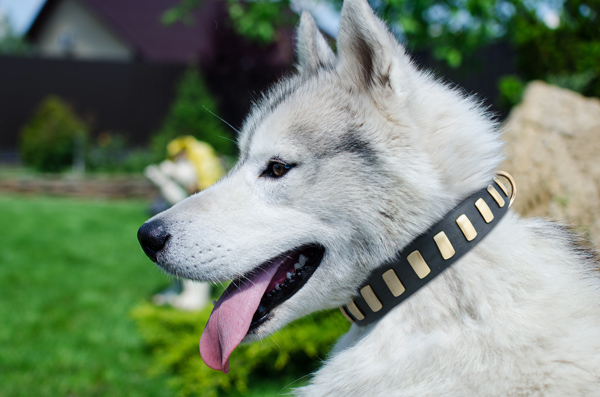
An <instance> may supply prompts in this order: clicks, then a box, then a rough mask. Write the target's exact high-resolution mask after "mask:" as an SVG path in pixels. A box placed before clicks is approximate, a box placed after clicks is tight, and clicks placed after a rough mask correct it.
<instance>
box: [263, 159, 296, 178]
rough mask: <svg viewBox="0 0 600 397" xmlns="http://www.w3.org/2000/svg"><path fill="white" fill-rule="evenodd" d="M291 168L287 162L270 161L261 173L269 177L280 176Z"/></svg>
mask: <svg viewBox="0 0 600 397" xmlns="http://www.w3.org/2000/svg"><path fill="white" fill-rule="evenodd" d="M291 168H292V166H291V165H289V164H285V163H282V162H280V161H271V162H270V163H269V165H267V169H266V170H265V171H264V172H263V175H265V176H270V177H271V178H280V177H282V176H284V175H285V174H286V172H288V171H289V170H290V169H291Z"/></svg>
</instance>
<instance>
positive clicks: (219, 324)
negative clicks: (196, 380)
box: [200, 266, 277, 373]
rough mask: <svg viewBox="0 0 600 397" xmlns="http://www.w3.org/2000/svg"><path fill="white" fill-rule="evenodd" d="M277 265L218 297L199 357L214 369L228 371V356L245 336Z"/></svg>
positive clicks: (202, 339)
mask: <svg viewBox="0 0 600 397" xmlns="http://www.w3.org/2000/svg"><path fill="white" fill-rule="evenodd" d="M276 271H277V266H269V268H267V269H264V270H262V271H261V272H259V274H257V275H255V276H253V277H252V278H250V279H247V280H245V281H244V282H243V284H242V285H241V286H239V287H238V288H232V287H233V286H230V287H229V288H228V289H227V290H226V291H225V292H224V293H223V295H221V298H219V301H218V302H217V303H216V304H215V307H214V309H213V311H212V313H211V314H210V318H209V319H208V323H207V324H206V327H205V328H204V332H203V333H202V336H201V337H200V356H201V357H202V360H204V362H205V363H206V365H208V366H209V367H210V368H212V369H216V370H217V371H223V372H224V373H227V372H229V356H231V353H232V352H233V350H234V349H235V348H236V347H237V345H239V344H240V342H241V341H242V339H244V337H245V336H246V333H247V332H248V329H249V328H250V323H251V322H252V316H253V315H254V312H256V309H257V308H258V305H259V304H260V300H261V298H262V296H263V295H264V293H265V291H266V290H267V287H268V286H269V282H270V281H271V279H272V278H273V275H274V274H275V272H276Z"/></svg>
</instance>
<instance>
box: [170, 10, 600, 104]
mask: <svg viewBox="0 0 600 397" xmlns="http://www.w3.org/2000/svg"><path fill="white" fill-rule="evenodd" d="M203 1H204V0H181V1H180V3H179V4H178V5H177V6H175V7H174V8H172V9H171V10H169V11H168V12H167V13H166V14H165V15H164V22H166V23H173V22H175V21H177V20H187V21H188V22H189V21H190V15H191V11H192V10H193V9H194V8H197V7H199V5H201V4H202V3H203ZM322 1H324V2H328V3H330V4H332V5H333V6H335V7H337V8H338V9H339V8H340V7H341V4H342V1H341V0H322ZM370 3H371V5H372V6H373V8H374V9H375V11H376V12H377V13H378V14H379V15H380V16H381V17H382V18H383V19H384V20H385V21H386V22H387V23H388V25H389V26H390V28H391V30H392V32H393V33H394V34H395V35H396V36H397V37H398V38H399V39H400V41H401V42H403V43H405V45H406V46H407V47H408V48H409V49H410V50H426V51H431V53H432V54H433V56H434V57H435V58H437V59H438V60H442V61H444V62H446V63H447V64H448V65H449V66H451V67H455V68H456V67H459V66H461V64H462V62H463V60H464V58H465V56H466V55H468V54H470V53H472V52H473V51H475V50H477V49H478V48H481V47H483V46H486V45H488V44H490V43H492V42H494V41H496V40H504V41H508V42H510V43H512V44H513V45H514V48H515V50H516V53H517V63H518V67H519V72H520V74H521V75H522V77H523V78H525V79H526V80H531V79H545V80H547V81H549V82H551V83H555V84H559V85H562V86H565V87H567V88H571V89H574V90H576V91H580V92H582V93H584V94H587V95H594V96H600V78H599V73H600V72H598V70H599V69H600V68H599V67H598V59H600V29H599V28H598V26H599V25H600V23H599V22H600V21H599V20H598V19H599V18H598V13H599V12H600V0H382V1H375V0H370ZM227 4H228V10H229V16H230V19H231V21H232V23H233V26H234V27H235V28H236V30H237V31H238V32H239V33H241V34H242V35H245V36H247V37H249V38H252V39H256V40H259V41H262V42H268V41H273V40H275V38H276V31H277V29H278V28H279V27H281V26H291V25H292V24H294V23H295V22H296V19H295V18H293V17H291V16H290V13H289V10H290V8H291V7H292V6H293V4H292V2H291V1H290V0H280V1H272V0H252V1H237V0H227ZM544 11H545V12H548V11H551V12H553V13H555V14H556V15H557V16H558V17H559V22H558V25H557V26H548V25H547V24H546V23H545V22H544V20H543V19H544V18H543V17H544V15H543V14H544ZM514 81H515V80H514V78H513V80H512V81H511V83H514Z"/></svg>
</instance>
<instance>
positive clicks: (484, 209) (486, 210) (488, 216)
mask: <svg viewBox="0 0 600 397" xmlns="http://www.w3.org/2000/svg"><path fill="white" fill-rule="evenodd" d="M475 207H477V210H478V211H479V213H480V214H481V216H483V220H484V221H485V223H490V222H491V221H493V220H494V214H493V213H492V210H490V207H488V205H487V204H486V203H485V201H484V200H483V199H482V198H480V199H479V200H477V201H476V202H475Z"/></svg>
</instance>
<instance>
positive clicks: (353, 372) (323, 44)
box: [138, 0, 600, 396]
mask: <svg viewBox="0 0 600 397" xmlns="http://www.w3.org/2000/svg"><path fill="white" fill-rule="evenodd" d="M297 35H298V38H297V56H298V64H297V73H295V74H293V75H292V76H289V77H287V78H284V79H283V80H282V81H280V82H279V83H278V84H276V85H275V86H274V87H272V88H271V89H270V90H269V91H268V92H267V93H266V94H265V95H264V96H263V98H262V99H261V100H260V101H258V102H257V103H256V104H255V105H254V106H253V109H252V110H251V111H250V114H249V116H248V117H247V119H246V121H245V123H244V125H243V128H242V130H241V133H240V136H239V138H238V139H239V141H238V144H239V149H240V157H239V161H238V163H237V165H236V166H235V167H234V168H233V169H232V170H231V171H230V172H229V173H228V175H226V176H225V177H224V178H223V179H221V180H220V181H219V182H217V183H216V184H215V185H213V186H211V187H210V188H208V189H206V190H205V191H203V192H201V193H198V194H196V195H194V196H192V197H190V198H187V199H186V200H184V201H182V202H180V203H179V204H177V205H175V206H174V207H172V208H171V209H169V210H167V211H165V212H163V213H161V214H158V215H157V216H155V217H153V218H152V219H150V220H149V221H148V222H146V223H145V224H144V225H143V226H142V227H141V228H140V230H139V231H138V238H139V240H140V242H141V245H142V247H143V249H144V251H145V252H146V254H147V255H148V256H149V257H150V258H151V259H152V260H153V261H154V262H156V264H157V265H158V266H160V267H161V268H162V269H164V270H165V271H167V272H168V273H172V274H176V275H178V276H181V277H186V278H190V279H194V280H200V281H210V282H223V281H226V280H233V281H232V283H231V284H230V286H229V287H228V288H227V290H226V291H225V292H224V293H223V296H222V297H221V298H220V299H219V301H218V302H216V304H215V307H214V309H213V312H212V314H211V317H210V319H209V321H208V323H207V325H206V328H205V331H204V333H203V335H202V337H201V340H200V353H201V356H202V358H203V360H204V361H205V363H206V364H207V365H208V366H210V367H211V368H214V369H216V370H222V371H224V372H227V371H229V363H228V361H229V356H230V354H231V352H232V351H233V350H234V349H235V348H236V346H237V345H238V344H239V343H241V342H252V341H256V340H259V339H261V338H265V337H267V336H268V335H270V334H271V333H273V332H276V331H277V330H279V329H280V328H281V327H283V326H284V325H286V324H287V323H289V322H290V321H292V320H295V319H297V318H299V317H302V316H304V315H307V314H309V313H312V312H315V311H318V310H324V309H330V308H335V307H342V309H343V312H344V314H345V315H346V316H347V317H348V318H349V319H350V320H351V321H354V324H353V325H352V326H351V328H350V330H349V332H348V333H347V334H346V335H344V336H343V337H342V338H341V339H340V340H339V341H338V342H337V344H336V345H335V347H334V349H333V351H332V354H331V356H330V357H329V358H328V359H326V361H325V362H324V365H323V366H322V368H321V369H319V370H318V371H317V372H316V373H315V374H314V375H313V377H312V379H311V381H310V383H309V384H308V385H306V386H304V387H302V388H299V389H297V390H295V392H296V393H297V394H298V395H302V396H304V395H306V396H390V395H394V396H414V395H435V396H439V395H460V396H465V395H503V396H504V395H559V396H564V395H599V394H600V307H599V305H600V280H599V276H598V272H597V271H596V266H597V263H596V261H595V259H594V257H593V255H592V254H591V253H590V252H588V251H586V250H583V249H581V248H580V246H579V245H578V243H577V239H576V238H575V237H574V235H572V234H570V233H569V232H568V231H565V229H564V228H563V227H561V226H559V225H557V224H554V223H551V222H548V221H544V220H539V219H529V220H525V219H521V218H520V217H519V216H518V215H516V214H515V213H513V212H512V211H510V210H508V209H507V208H508V207H509V202H510V201H511V200H512V199H514V193H515V189H516V186H515V185H514V182H513V181H512V180H510V179H509V180H508V182H509V183H507V179H505V178H501V177H498V176H497V177H494V175H495V173H496V172H497V171H498V167H499V164H500V163H501V161H502V159H503V145H502V142H501V140H500V135H499V132H498V126H497V125H496V124H495V123H494V122H493V121H491V119H490V118H489V117H488V115H487V114H486V112H485V110H483V109H482V107H481V106H480V105H479V104H478V102H477V101H476V100H473V99H471V98H468V97H465V96H464V94H463V93H461V92H459V91H458V90H456V89H453V88H450V87H448V86H447V85H445V84H443V83H441V82H439V81H437V80H436V79H435V78H433V77H432V76H431V75H430V74H428V73H426V72H423V71H420V70H418V69H417V68H416V67H415V65H414V64H413V63H412V62H411V60H410V58H409V56H408V55H407V54H406V52H405V50H404V49H403V47H402V46H401V45H400V44H399V43H398V41H397V40H396V39H395V38H394V36H393V35H392V34H391V33H390V32H389V30H388V29H387V27H386V26H385V24H384V23H383V22H382V21H381V20H380V19H379V18H378V17H377V16H376V15H375V14H374V13H373V11H372V10H371V8H370V7H369V5H368V4H367V2H366V1H365V0H346V1H345V2H344V4H343V7H342V15H341V22H340V31H339V36H338V39H337V55H336V54H334V52H333V51H332V50H331V48H330V47H329V45H328V43H327V41H326V39H325V38H324V37H323V36H322V35H321V33H320V32H319V31H318V29H317V27H316V25H315V23H314V21H313V19H312V18H311V17H310V15H308V14H306V13H305V14H303V15H302V17H301V21H300V23H299V26H298V30H297ZM499 175H500V174H499ZM502 181H504V182H502ZM509 185H510V186H509ZM486 187H487V191H486ZM482 189H483V190H482ZM503 190H506V192H503ZM492 191H493V192H492ZM478 192H479V193H478ZM488 192H489V194H488ZM474 194H475V195H477V194H479V195H481V198H480V200H477V201H474V204H475V205H471V204H469V200H474V199H473V198H472V197H473V195H474ZM484 196H485V197H484ZM480 201H484V204H485V205H484V206H485V207H488V210H490V213H491V216H492V217H494V216H495V218H494V220H493V221H492V220H490V221H489V222H490V223H489V224H488V223H487V222H488V219H490V218H489V216H490V214H487V215H485V211H483V210H482V209H481V208H479V207H477V208H475V207H476V206H477V205H478V204H477V203H478V202H479V203H480ZM461 203H463V204H461ZM464 203H467V204H469V205H468V208H467V207H464V205H466V204H464ZM500 203H502V206H501V205H500ZM461 205H463V207H464V208H467V210H465V211H466V212H468V211H471V212H469V213H468V214H466V215H465V214H462V215H465V218H467V219H470V220H471V222H468V224H470V225H471V227H470V228H469V227H468V224H464V225H466V226H465V229H464V230H463V229H462V227H463V226H464V225H461V229H456V230H458V231H451V230H450V229H451V228H452V224H455V223H459V220H460V219H459V218H461V219H462V216H458V217H457V218H456V222H454V218H452V219H450V218H451V216H454V215H453V214H455V213H456V209H457V208H458V210H461V208H463V207H461ZM453 209H455V210H453ZM461 211H462V210H461ZM474 211H479V213H477V212H474ZM466 212H465V213H466ZM456 214H457V213H456ZM456 214H455V215H456ZM477 217H479V218H481V219H479V218H478V219H475V218H477ZM448 219H450V221H447V220H448ZM463 220H464V219H463ZM440 222H446V224H447V230H446V232H447V234H444V236H442V240H447V241H446V242H447V243H450V247H447V246H446V247H443V243H444V242H443V241H442V242H439V241H438V239H437V238H438V237H440V233H437V234H435V243H434V241H433V239H431V241H429V243H424V244H429V245H428V247H429V246H433V247H434V248H433V250H431V249H429V248H426V247H425V248H423V249H422V252H423V255H420V254H419V255H416V256H415V255H413V254H415V253H416V252H417V251H419V249H416V248H415V249H414V250H413V252H412V254H409V255H408V257H410V256H411V255H412V260H411V259H410V258H401V260H400V259H392V258H399V257H402V256H403V255H405V254H406V253H408V251H406V249H407V248H410V247H413V248H414V247H416V246H415V244H417V242H419V241H421V240H423V238H424V237H427V238H429V237H431V233H432V230H433V229H435V228H436V227H437V226H436V225H440V224H441V223H440ZM492 225H493V226H492ZM444 227H446V226H444ZM484 229H485V230H484ZM469 230H470V232H469V233H468V231H469ZM483 231H485V232H486V233H487V235H486V236H485V237H483V236H479V235H477V236H474V235H473V233H475V234H477V232H479V233H480V234H482V233H483ZM461 232H462V233H463V234H464V237H462V235H461V234H460V233H461ZM419 236H421V237H419ZM457 236H458V237H457ZM457 238H461V239H463V240H464V241H461V242H458V240H456V239H457ZM469 238H471V239H472V241H473V242H476V244H475V245H470V244H471V242H469V241H467V240H468V239H469ZM426 240H427V239H426ZM423 241H425V240H423ZM419 244H420V243H419ZM435 244H438V245H437V249H438V250H439V252H440V253H438V254H435V255H438V256H439V255H441V256H442V257H441V258H439V261H441V262H439V263H442V265H440V267H436V266H437V265H436V264H435V263H438V262H435V263H434V262H432V261H433V259H431V258H433V256H431V255H434V254H433V253H432V254H427V252H429V251H431V252H434V251H435V250H436V248H435V247H436V245H435ZM463 245H464V246H465V247H466V248H462V247H463ZM411 250H412V248H411ZM428 250H429V251H428ZM461 250H462V251H461ZM465 250H466V251H465ZM409 251H410V250H409ZM453 251H456V254H455V253H454V252H453ZM399 253H402V254H401V255H399ZM459 254H460V255H459ZM428 255H429V256H428ZM448 255H450V257H452V259H447V256H448ZM419 256H420V258H417V257H419ZM458 256H460V257H458ZM437 260H438V259H436V261H437ZM446 260H447V261H451V260H454V262H453V263H452V264H451V266H450V265H447V264H445V262H444V261H446ZM402 261H404V262H402ZM407 261H409V262H407ZM390 263H392V265H389V264H390ZM388 265H389V266H392V267H390V269H388V270H385V269H384V268H385V266H388ZM382 266H383V268H382ZM394 266H395V267H394ZM444 266H445V267H444ZM444 269H445V270H444ZM390 270H392V273H390ZM411 272H412V273H411ZM411 274H412V275H411ZM415 274H416V276H415ZM434 275H435V276H436V277H433V276H434ZM379 276H382V277H383V278H384V281H385V283H383V281H381V277H379ZM388 276H389V277H388ZM417 276H418V277H417ZM385 277H388V278H385ZM371 280H372V281H371ZM377 280H379V281H377ZM365 283H367V284H365ZM419 283H421V284H419ZM382 286H383V287H382ZM386 286H387V287H386ZM385 288H388V289H389V291H387V292H386V291H384V290H385ZM403 290H404V291H406V293H410V296H409V297H408V298H407V299H406V300H403V301H402V302H400V303H397V302H396V303H394V301H393V300H394V299H396V298H395V296H396V294H398V295H399V297H402V294H403ZM390 291H391V292H390ZM398 299H400V298H398ZM390 302H391V303H390ZM381 306H383V309H381ZM381 313H383V314H381ZM372 316H379V317H372ZM340 319H342V317H341V316H340ZM367 320H368V322H367ZM344 321H345V320H344ZM315 332H318V330H316V329H315Z"/></svg>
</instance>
